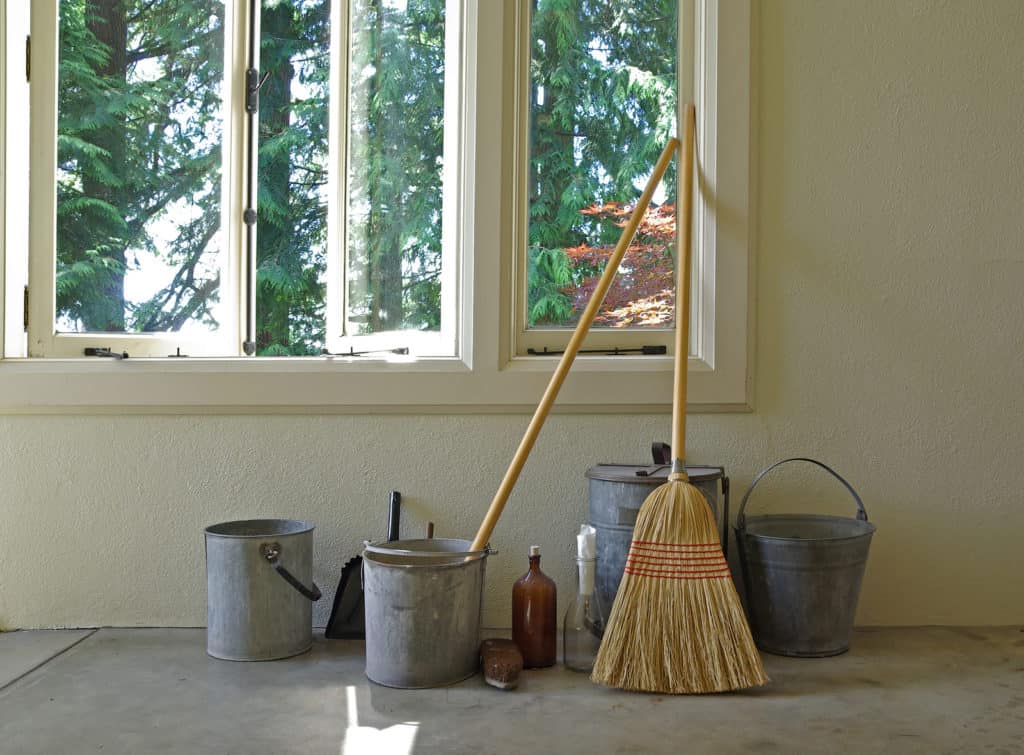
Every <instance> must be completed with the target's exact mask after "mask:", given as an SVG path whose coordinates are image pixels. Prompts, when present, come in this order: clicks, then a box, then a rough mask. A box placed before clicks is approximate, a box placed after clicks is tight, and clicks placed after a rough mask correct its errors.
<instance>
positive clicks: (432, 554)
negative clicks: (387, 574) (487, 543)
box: [363, 537, 491, 569]
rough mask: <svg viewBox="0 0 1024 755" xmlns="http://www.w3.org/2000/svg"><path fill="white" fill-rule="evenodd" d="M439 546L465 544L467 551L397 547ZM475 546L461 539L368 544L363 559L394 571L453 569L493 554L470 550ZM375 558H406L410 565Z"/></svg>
mask: <svg viewBox="0 0 1024 755" xmlns="http://www.w3.org/2000/svg"><path fill="white" fill-rule="evenodd" d="M423 543H430V544H435V545H436V544H439V543H464V544H465V546H466V549H465V550H434V551H430V550H416V549H413V548H400V547H396V546H399V545H415V544H423ZM472 544H473V541H472V540H462V539H461V538H454V537H452V538H429V539H428V538H420V539H416V540H392V541H390V542H389V541H382V542H378V543H366V544H365V545H363V558H364V559H366V560H370V561H373V563H374V564H376V565H378V566H386V567H388V568H394V569H425V568H429V569H452V568H456V567H463V566H466V565H467V564H473V563H476V562H477V561H480V560H482V559H484V558H487V556H489V555H490V554H491V550H490V549H489V548H484V549H483V550H479V551H474V550H469V546H471V545H472ZM375 556H392V557H395V558H402V557H405V558H406V559H408V563H389V562H387V561H382V560H380V559H379V558H375ZM446 557H447V558H450V559H451V561H450V563H442V564H438V563H431V564H425V563H417V561H422V560H424V559H428V558H446Z"/></svg>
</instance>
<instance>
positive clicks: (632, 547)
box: [630, 543, 722, 555]
mask: <svg viewBox="0 0 1024 755" xmlns="http://www.w3.org/2000/svg"><path fill="white" fill-rule="evenodd" d="M630 550H643V551H650V552H652V553H673V554H676V555H687V554H690V553H692V554H694V555H700V554H701V553H714V552H716V551H718V552H721V550H722V546H721V545H718V544H717V543H716V544H715V546H714V547H711V548H708V547H701V548H655V547H653V546H650V545H636V544H635V543H634V544H632V545H630Z"/></svg>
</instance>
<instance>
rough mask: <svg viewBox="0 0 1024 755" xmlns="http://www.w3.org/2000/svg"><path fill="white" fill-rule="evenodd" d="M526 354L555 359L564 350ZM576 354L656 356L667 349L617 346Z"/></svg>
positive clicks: (585, 350) (584, 350) (582, 351)
mask: <svg viewBox="0 0 1024 755" xmlns="http://www.w3.org/2000/svg"><path fill="white" fill-rule="evenodd" d="M526 353H527V354H529V355H530V356H532V357H556V356H558V355H559V354H564V353H565V350H564V349H563V350H562V351H553V350H549V349H548V347H547V346H545V347H544V348H543V350H541V351H537V349H527V350H526ZM576 353H577V354H604V355H605V356H619V355H622V354H645V355H647V356H657V355H658V354H667V353H668V347H667V346H664V345H662V344H659V345H657V346H654V345H651V346H638V347H636V348H635V349H622V348H619V347H618V346H613V347H612V348H610V349H580V350H579V351H578V352H576Z"/></svg>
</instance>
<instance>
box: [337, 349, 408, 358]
mask: <svg viewBox="0 0 1024 755" xmlns="http://www.w3.org/2000/svg"><path fill="white" fill-rule="evenodd" d="M408 353H409V347H408V346H399V347H398V348H397V349H370V350H369V351H355V350H354V349H353V348H352V347H351V346H349V347H348V351H338V352H335V351H328V350H327V349H320V356H324V357H361V356H365V355H366V354H408Z"/></svg>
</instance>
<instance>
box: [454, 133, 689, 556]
mask: <svg viewBox="0 0 1024 755" xmlns="http://www.w3.org/2000/svg"><path fill="white" fill-rule="evenodd" d="M678 147H679V140H678V139H676V138H675V137H673V138H671V139H669V142H668V144H667V145H665V149H664V150H663V151H662V153H661V157H659V158H658V162H657V164H656V165H655V166H654V172H652V173H651V177H650V178H649V179H647V185H646V186H645V187H644V191H643V194H641V195H640V199H639V200H638V201H637V203H636V207H634V208H633V213H632V215H630V218H629V222H628V223H626V227H625V228H624V229H623V230H622V235H621V236H620V237H619V243H618V245H616V247H615V251H614V252H612V255H611V256H610V257H609V258H608V262H607V264H606V265H605V266H604V272H603V273H602V274H601V279H600V280H599V281H598V283H597V286H596V287H595V288H594V293H593V294H591V296H590V302H589V303H588V304H587V307H586V309H584V310H583V314H582V315H580V321H579V323H578V324H577V325H576V330H575V332H573V334H572V338H571V339H570V340H569V345H568V346H566V347H565V353H564V354H562V358H561V359H560V360H559V362H558V367H557V368H556V369H555V374H554V375H552V376H551V382H549V383H548V387H547V390H545V391H544V396H543V397H542V398H541V400H540V404H539V405H538V406H537V410H536V411H535V412H534V413H533V419H532V420H530V426H529V427H527V428H526V434H525V435H524V436H523V439H522V440H521V441H520V442H519V448H518V449H517V450H516V455H515V456H514V457H512V463H511V464H509V466H508V471H506V472H505V478H504V479H503V480H502V481H501V485H500V486H499V487H498V492H497V493H495V495H494V500H493V501H491V506H490V508H488V509H487V514H486V515H485V516H484V520H483V522H482V523H481V524H480V529H479V530H478V531H477V533H476V538H475V539H474V540H473V545H472V546H471V547H470V550H471V551H478V550H483V548H484V547H485V546H486V545H487V542H488V541H489V540H490V539H491V533H492V532H494V527H495V525H496V524H497V523H498V517H500V516H501V511H502V509H504V508H505V503H506V502H507V501H508V497H509V495H511V494H512V488H513V486H514V485H515V484H516V480H518V479H519V473H520V472H521V471H522V470H523V465H524V464H526V457H527V456H529V455H530V451H531V450H532V449H533V444H534V442H536V440H537V436H538V435H539V434H540V428H541V426H542V425H543V424H544V420H545V419H547V416H548V413H549V412H550V411H551V405H552V404H554V403H555V397H556V396H558V391H559V389H560V388H561V387H562V383H563V382H564V381H565V376H566V375H567V374H568V372H569V368H570V367H571V366H572V363H573V360H574V359H575V358H576V353H577V352H578V351H579V350H580V346H582V345H583V339H584V338H585V337H586V335H587V331H588V330H589V329H590V324H591V323H592V322H593V321H594V318H595V317H596V316H597V310H598V309H600V307H601V304H602V303H604V297H605V295H607V293H608V289H609V287H611V285H612V279H613V278H614V277H615V273H616V271H618V269H619V263H621V262H622V258H623V257H624V256H625V254H626V250H627V249H628V248H629V245H630V243H631V242H632V241H633V235H634V234H635V233H636V229H637V226H639V225H640V220H641V219H642V218H643V216H644V212H646V210H647V205H649V204H650V202H651V197H652V196H653V195H654V190H655V189H656V188H657V187H658V184H659V183H660V182H661V177H662V176H663V175H664V174H665V170H666V169H667V168H668V164H669V162H670V161H671V160H672V153H673V152H675V151H676V149H677V148H678Z"/></svg>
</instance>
